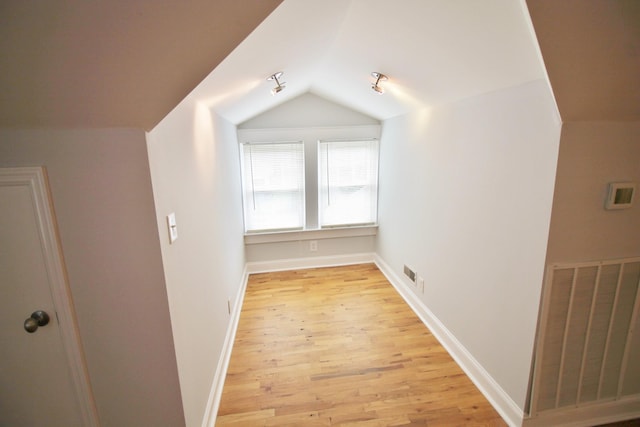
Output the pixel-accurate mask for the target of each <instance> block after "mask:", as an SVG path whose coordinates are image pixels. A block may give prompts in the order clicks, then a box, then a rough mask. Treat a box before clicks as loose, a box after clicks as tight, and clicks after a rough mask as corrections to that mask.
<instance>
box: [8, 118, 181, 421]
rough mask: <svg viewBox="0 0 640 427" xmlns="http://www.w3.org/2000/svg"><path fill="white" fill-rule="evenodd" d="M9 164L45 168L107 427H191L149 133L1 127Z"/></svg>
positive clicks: (99, 407)
mask: <svg viewBox="0 0 640 427" xmlns="http://www.w3.org/2000/svg"><path fill="white" fill-rule="evenodd" d="M0 166H1V167H17V166H45V167H46V170H47V175H48V178H49V184H50V187H51V194H52V199H53V205H54V209H55V213H56V217H57V222H58V226H59V232H60V240H61V245H62V250H63V252H64V259H65V264H66V268H67V272H68V277H69V286H70V289H71V294H72V297H73V302H74V306H75V310H76V313H77V318H78V324H79V330H80V336H81V340H82V345H83V348H84V351H85V355H86V361H87V368H88V372H89V377H90V381H91V386H92V388H93V392H94V395H95V399H96V405H97V410H98V416H99V420H100V423H101V425H103V426H151V425H153V426H179V425H184V416H183V412H182V402H181V399H180V390H179V383H178V374H177V367H176V359H175V354H174V348H173V338H172V334H171V324H170V318H169V307H168V303H167V293H166V289H165V279H164V275H163V271H162V259H161V254H160V243H159V240H158V233H157V229H156V227H155V224H154V218H155V211H154V206H153V194H152V189H151V179H150V174H149V166H148V161H147V150H146V143H145V136H144V132H142V131H140V130H129V129H111V130H74V131H61V130H60V131H54V130H46V131H44V130H22V131H18V130H2V131H0ZM6 243H7V242H3V244H6ZM9 244H10V242H9Z"/></svg>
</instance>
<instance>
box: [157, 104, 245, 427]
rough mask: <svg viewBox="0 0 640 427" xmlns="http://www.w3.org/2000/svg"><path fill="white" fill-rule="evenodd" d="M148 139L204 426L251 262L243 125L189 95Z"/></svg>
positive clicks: (189, 410) (181, 359)
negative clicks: (172, 231) (172, 229)
mask: <svg viewBox="0 0 640 427" xmlns="http://www.w3.org/2000/svg"><path fill="white" fill-rule="evenodd" d="M147 141H148V142H147V144H148V151H149V164H150V167H151V177H152V181H153V192H154V195H155V203H156V211H157V214H158V216H157V227H158V232H159V233H160V242H161V248H162V259H163V261H164V269H165V277H166V283H167V291H168V294H169V307H170V311H171V321H172V325H173V333H174V340H175V348H176V355H177V360H178V373H179V376H180V386H181V391H182V399H183V402H184V408H185V418H186V421H187V425H188V426H196V425H198V426H199V425H201V424H202V420H203V416H204V413H205V409H206V405H207V399H208V397H209V392H210V390H211V387H212V382H213V378H214V373H215V370H216V366H217V364H218V362H219V360H220V357H221V352H222V347H223V343H224V339H225V335H226V332H227V328H228V325H229V321H230V316H229V312H228V307H227V300H228V299H231V303H232V304H234V299H235V298H236V296H237V293H238V289H239V288H240V286H241V282H242V278H243V271H244V265H245V258H244V243H243V240H242V234H243V229H242V201H241V199H240V197H241V192H240V182H239V179H240V171H239V157H238V143H237V139H236V128H235V126H234V125H232V124H231V123H229V122H227V121H226V120H224V119H222V118H220V117H219V116H216V115H215V114H213V115H212V114H211V112H210V111H209V109H208V108H207V107H205V106H204V105H202V104H197V103H194V102H192V101H191V99H190V98H187V99H186V100H185V101H183V102H182V103H181V104H180V105H178V107H176V109H174V110H173V111H172V112H171V114H169V115H168V116H167V117H166V118H165V119H164V120H163V121H162V122H161V123H160V124H159V125H158V126H157V127H156V128H154V129H153V131H151V132H150V133H149V134H148V135H147ZM172 212H173V213H175V215H176V220H177V228H178V239H177V240H176V241H175V242H174V243H172V244H170V243H169V235H168V231H167V223H166V216H167V215H168V214H170V213H172Z"/></svg>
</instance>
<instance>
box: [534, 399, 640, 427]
mask: <svg viewBox="0 0 640 427" xmlns="http://www.w3.org/2000/svg"><path fill="white" fill-rule="evenodd" d="M634 418H640V396H639V395H636V396H633V397H630V398H624V399H620V400H615V401H609V402H602V403H594V404H592V405H585V406H582V407H578V408H567V409H557V410H551V411H546V412H542V413H540V414H538V415H537V416H535V417H531V418H525V420H524V422H523V424H522V425H523V427H546V426H557V427H560V426H561V427H589V426H594V425H601V424H609V423H616V422H618V421H624V420H631V419H634Z"/></svg>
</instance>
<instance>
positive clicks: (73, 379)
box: [0, 168, 97, 427]
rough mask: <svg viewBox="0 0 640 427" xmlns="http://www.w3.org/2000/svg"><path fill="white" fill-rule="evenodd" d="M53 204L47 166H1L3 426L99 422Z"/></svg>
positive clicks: (0, 405) (0, 402)
mask: <svg viewBox="0 0 640 427" xmlns="http://www.w3.org/2000/svg"><path fill="white" fill-rule="evenodd" d="M50 206H51V205H50V203H49V199H48V192H47V189H46V181H45V179H44V174H43V171H42V169H41V168H8V169H0V215H1V216H0V218H2V225H1V226H0V426H2V427H4V426H12V427H13V426H92V425H97V421H96V420H97V418H96V416H95V409H94V406H93V400H92V397H91V392H90V388H89V385H88V381H87V377H86V374H85V372H86V371H85V369H84V366H83V357H82V353H81V351H80V345H79V342H78V340H77V333H76V329H75V322H74V318H73V311H72V309H71V303H70V298H69V293H68V288H67V285H66V276H65V274H64V268H63V265H62V257H61V256H60V251H59V245H58V242H57V236H56V232H55V227H54V223H53V216H52V213H51V209H50ZM38 311H42V312H45V313H47V314H48V316H49V322H48V324H45V323H46V322H45V321H44V320H43V318H42V317H43V316H39V315H38V314H34V315H33V316H32V313H35V312H38ZM38 321H39V322H38ZM38 323H40V324H38ZM40 325H42V326H40ZM27 329H29V330H31V332H28V331H27Z"/></svg>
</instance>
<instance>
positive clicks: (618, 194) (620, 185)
mask: <svg viewBox="0 0 640 427" xmlns="http://www.w3.org/2000/svg"><path fill="white" fill-rule="evenodd" d="M635 192H636V184H635V182H611V183H609V192H608V194H607V200H606V203H605V209H628V208H630V207H631V205H633V198H634V196H635Z"/></svg>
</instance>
